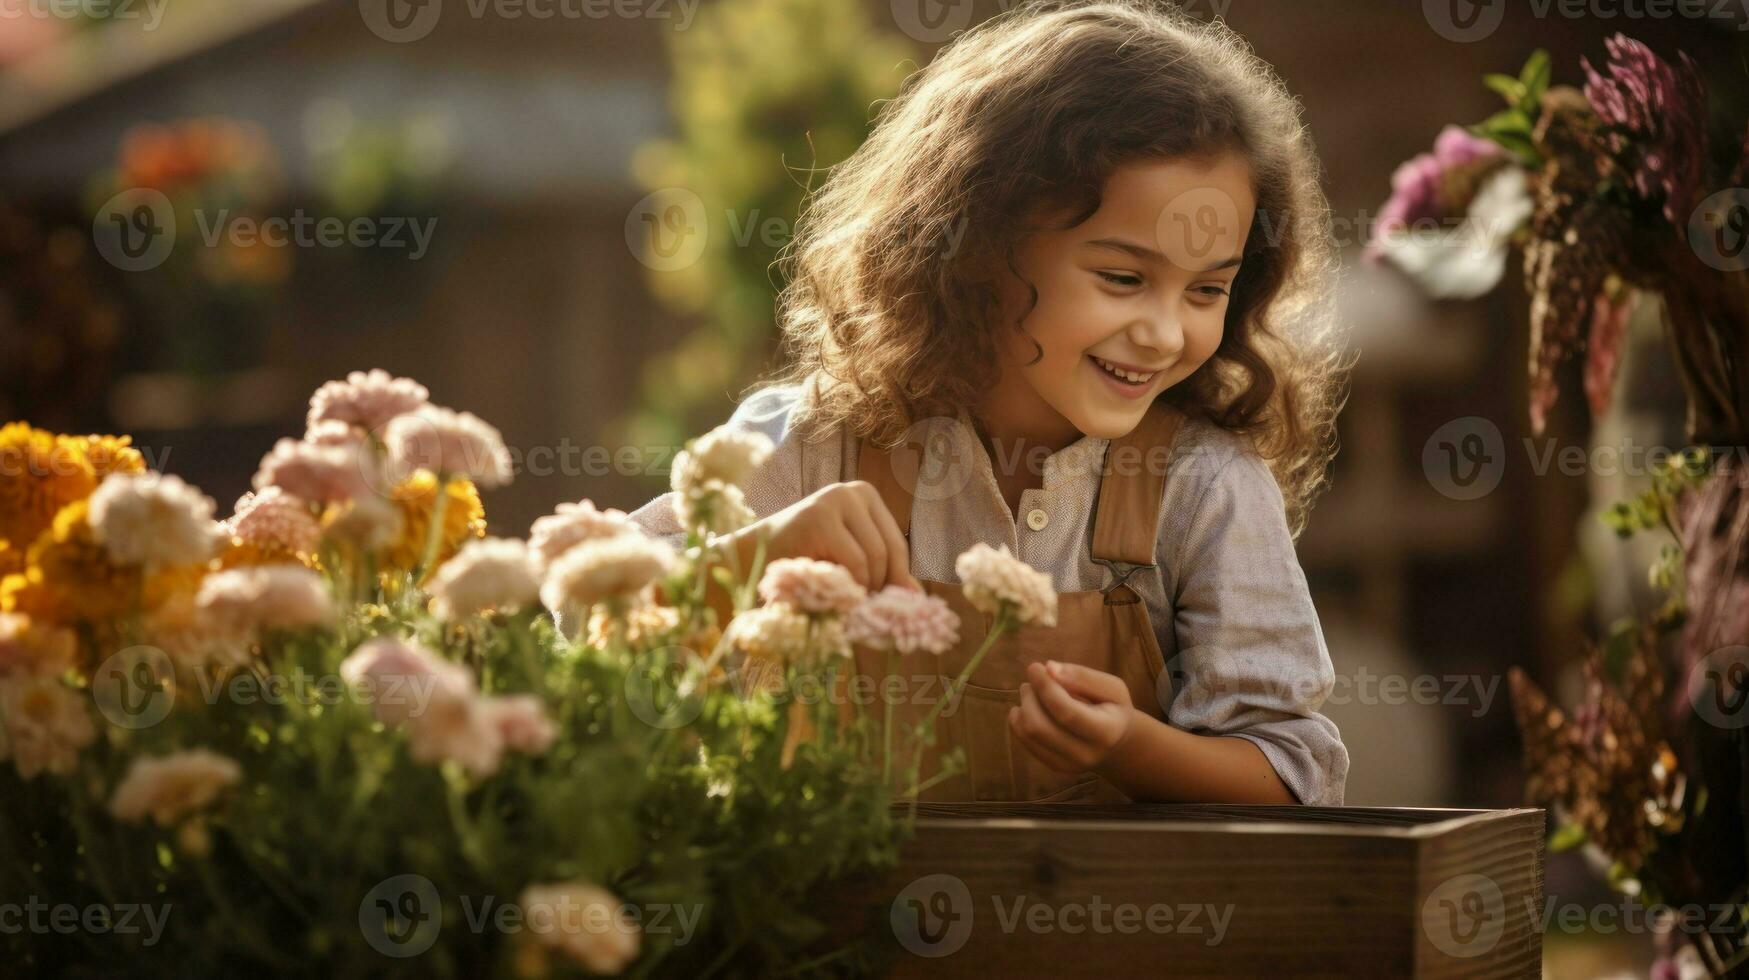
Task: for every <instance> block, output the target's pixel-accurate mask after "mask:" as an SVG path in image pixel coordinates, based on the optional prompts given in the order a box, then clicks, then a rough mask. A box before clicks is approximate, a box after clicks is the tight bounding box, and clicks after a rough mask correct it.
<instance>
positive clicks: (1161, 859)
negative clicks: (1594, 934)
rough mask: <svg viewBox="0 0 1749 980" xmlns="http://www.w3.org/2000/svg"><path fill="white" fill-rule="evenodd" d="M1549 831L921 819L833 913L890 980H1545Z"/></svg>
mask: <svg viewBox="0 0 1749 980" xmlns="http://www.w3.org/2000/svg"><path fill="white" fill-rule="evenodd" d="M1543 830H1544V827H1543V813H1542V811H1540V810H1503V811H1484V810H1423V809H1390V808H1362V807H1354V808H1346V807H1276V806H1177V805H1172V806H1167V805H1125V806H1112V807H1106V806H1056V807H1052V806H1048V805H1047V806H1039V805H1036V804H1002V803H982V804H936V805H921V806H919V807H918V821H917V836H916V838H915V839H914V840H912V841H911V842H909V843H908V844H907V845H906V846H905V847H904V849H903V852H902V857H901V863H900V866H899V867H898V868H897V869H896V870H895V871H894V872H893V873H892V874H890V875H888V876H886V877H885V878H884V879H882V880H880V881H876V882H862V883H860V884H858V885H855V886H851V887H848V888H846V890H845V891H844V892H842V893H840V894H839V895H837V896H834V898H833V900H832V901H831V902H830V903H829V907H831V908H832V912H831V913H830V915H829V918H831V919H832V920H833V921H834V924H835V926H836V927H837V928H838V929H862V930H866V931H867V933H868V934H870V935H878V936H881V937H882V938H883V941H884V942H886V943H887V945H888V946H889V947H890V950H891V953H892V959H891V965H892V975H893V976H906V977H908V976H942V977H958V976H972V975H989V974H996V975H1003V976H1039V975H1050V976H1068V977H1079V976H1086V977H1119V976H1129V975H1133V974H1138V973H1141V972H1143V971H1146V972H1149V973H1159V974H1164V975H1171V976H1247V977H1256V976H1266V975H1269V974H1271V973H1277V974H1283V973H1286V974H1292V975H1295V976H1304V975H1315V976H1393V977H1400V976H1427V977H1444V976H1466V977H1467V976H1536V975H1538V974H1539V973H1540V970H1541V953H1542V945H1541V934H1540V932H1539V931H1538V929H1537V919H1536V917H1535V914H1534V913H1535V912H1537V911H1540V908H1541V903H1542V887H1543V881H1542V859H1543Z"/></svg>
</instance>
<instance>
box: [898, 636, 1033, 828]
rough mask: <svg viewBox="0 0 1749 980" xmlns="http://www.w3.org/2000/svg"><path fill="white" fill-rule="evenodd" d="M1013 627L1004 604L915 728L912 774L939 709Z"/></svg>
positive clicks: (932, 780)
mask: <svg viewBox="0 0 1749 980" xmlns="http://www.w3.org/2000/svg"><path fill="white" fill-rule="evenodd" d="M1013 626H1014V612H1013V609H1012V607H1011V606H1010V604H1009V603H1006V602H1004V603H1003V604H1002V607H1001V609H1000V611H999V612H997V613H996V618H995V619H993V620H991V621H990V631H989V632H988V633H985V634H984V642H983V643H982V644H980V645H979V646H978V650H977V652H976V653H973V654H972V659H970V660H968V661H966V665H965V667H963V668H962V669H961V670H960V672H959V676H957V677H955V678H954V679H953V681H952V682H951V683H949V684H948V686H947V692H946V693H945V694H944V695H943V696H942V698H941V700H940V701H937V702H935V707H933V708H930V709H929V714H928V715H927V716H925V717H924V719H923V721H922V723H921V724H919V725H918V726H917V751H916V753H915V755H914V757H913V761H912V763H911V771H912V772H913V773H915V772H917V771H918V770H919V767H921V766H922V765H923V747H924V745H925V744H926V740H930V739H932V738H933V734H934V727H935V719H937V718H939V717H941V709H943V708H945V707H947V705H948V703H949V702H950V701H953V700H954V699H956V698H958V697H959V696H960V692H961V691H962V690H964V689H965V686H966V680H967V678H969V677H971V676H972V671H974V670H977V669H978V664H980V663H982V662H983V660H984V654H986V653H989V652H990V648H991V647H993V646H995V645H996V640H997V638H998V637H1000V636H1001V635H1002V634H1004V633H1006V632H1008V631H1009V629H1011V628H1012V627H1013ZM938 781H939V779H931V780H930V781H929V782H927V783H924V784H923V785H921V786H918V787H916V790H915V791H916V792H919V793H920V792H922V791H923V790H924V789H926V788H928V787H929V786H932V785H934V784H935V783H936V782H938Z"/></svg>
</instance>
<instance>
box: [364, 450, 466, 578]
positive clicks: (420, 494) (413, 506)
mask: <svg viewBox="0 0 1749 980" xmlns="http://www.w3.org/2000/svg"><path fill="white" fill-rule="evenodd" d="M446 492H447V494H448V496H449V503H448V504H446V505H445V506H444V508H443V534H442V539H441V540H440V541H439V542H438V546H437V560H436V561H434V562H432V563H431V568H428V569H426V574H427V575H430V574H431V573H432V572H434V571H436V570H437V566H439V565H442V564H443V563H444V562H446V561H448V560H449V559H450V558H451V557H452V556H453V555H454V554H455V553H456V551H457V550H458V549H459V548H461V546H462V543H463V542H465V541H467V540H468V539H469V538H483V537H485V536H486V508H485V505H483V504H481V503H480V491H479V490H478V489H477V488H475V486H474V483H473V481H472V480H469V479H467V478H466V477H452V478H451V479H450V481H449V487H448V489H447V491H446ZM390 499H391V500H392V501H393V502H394V504H395V506H396V507H398V508H399V509H400V511H401V536H400V538H399V539H397V540H396V541H395V543H394V544H392V545H390V546H389V550H388V554H387V558H388V561H389V564H390V565H392V566H393V567H395V568H399V569H404V570H406V571H411V570H412V569H413V568H414V567H415V566H417V565H418V564H419V559H421V558H423V557H425V535H426V534H427V532H428V531H429V529H430V527H431V511H432V508H433V507H435V506H436V503H437V477H435V476H433V475H432V474H431V472H430V471H429V470H419V471H418V472H416V473H414V474H413V475H412V476H410V477H408V478H407V479H406V480H404V481H402V482H401V484H400V485H399V486H397V487H395V489H394V492H393V493H392V494H391V496H390Z"/></svg>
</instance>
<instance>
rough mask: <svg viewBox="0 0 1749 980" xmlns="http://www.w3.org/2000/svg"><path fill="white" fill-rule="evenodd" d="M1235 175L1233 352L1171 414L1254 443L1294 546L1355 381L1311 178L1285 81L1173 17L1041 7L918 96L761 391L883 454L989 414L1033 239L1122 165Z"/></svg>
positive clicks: (807, 275)
mask: <svg viewBox="0 0 1749 980" xmlns="http://www.w3.org/2000/svg"><path fill="white" fill-rule="evenodd" d="M1221 152H1237V153H1239V154H1240V155H1242V156H1243V157H1244V158H1245V159H1246V160H1248V161H1249V163H1250V166H1251V172H1252V174H1253V175H1254V177H1253V179H1254V181H1255V184H1256V188H1255V190H1256V198H1257V216H1256V218H1255V219H1254V222H1253V225H1252V229H1251V233H1250V237H1249V238H1248V239H1247V242H1246V246H1245V261H1244V264H1243V266H1242V267H1241V269H1240V272H1239V275H1238V277H1237V279H1236V280H1235V281H1234V283H1233V288H1232V299H1231V300H1230V302H1229V305H1228V309H1227V314H1226V323H1225V332H1224V335H1223V337H1222V339H1221V342H1220V345H1219V347H1218V348H1217V350H1216V351H1215V353H1214V355H1213V356H1212V357H1210V359H1209V360H1208V361H1207V362H1206V363H1205V364H1203V365H1202V367H1201V368H1199V369H1198V370H1197V371H1196V372H1195V373H1193V374H1192V375H1191V376H1190V377H1188V378H1186V379H1185V380H1184V381H1182V382H1180V383H1179V384H1177V385H1175V386H1173V387H1172V388H1170V389H1168V390H1167V391H1165V392H1164V393H1162V394H1161V395H1160V396H1159V397H1160V398H1163V399H1167V400H1169V401H1170V403H1171V404H1173V405H1175V406H1176V407H1178V408H1180V409H1181V410H1183V411H1185V412H1186V413H1187V414H1189V415H1191V416H1192V417H1201V418H1206V419H1208V420H1209V421H1211V422H1213V423H1214V424H1216V425H1218V426H1220V427H1222V428H1225V429H1228V430H1230V431H1234V432H1240V433H1244V434H1246V435H1247V436H1248V437H1249V438H1250V440H1251V445H1252V446H1253V447H1254V448H1255V449H1256V451H1257V452H1258V454H1259V455H1260V456H1262V457H1263V458H1264V459H1265V460H1267V461H1268V462H1269V465H1270V468H1271V471H1272V472H1273V473H1274V474H1275V477H1276V481H1277V483H1278V484H1279V486H1280V488H1281V490H1282V496H1283V499H1284V502H1285V504H1286V510H1287V518H1288V525H1289V528H1290V529H1291V531H1292V533H1293V534H1294V535H1295V536H1298V534H1299V533H1300V531H1301V530H1302V529H1303V528H1304V526H1305V518H1306V514H1307V512H1308V511H1309V510H1310V508H1311V505H1312V502H1313V500H1314V499H1315V497H1316V496H1317V494H1318V492H1319V491H1320V490H1321V489H1322V488H1323V486H1324V484H1325V482H1326V469H1327V467H1328V464H1329V462H1330V460H1331V458H1332V457H1333V456H1334V455H1335V452H1336V415H1337V413H1338V412H1339V411H1340V410H1341V407H1342V402H1343V401H1344V399H1345V397H1346V396H1345V394H1344V393H1345V391H1346V379H1347V374H1348V369H1349V367H1350V366H1351V362H1350V361H1349V360H1348V359H1347V358H1348V354H1347V351H1346V343H1345V339H1344V338H1343V337H1342V336H1340V335H1339V327H1338V323H1337V320H1336V317H1335V314H1334V307H1333V302H1332V300H1333V287H1334V283H1335V276H1336V271H1337V268H1338V260H1337V256H1336V247H1335V239H1334V235H1333V233H1332V230H1331V227H1330V220H1329V207H1328V203H1327V202H1326V200H1325V197H1324V194H1323V190H1322V189H1321V187H1320V185H1319V177H1320V173H1319V163H1318V158H1317V155H1316V153H1315V152H1314V150H1313V147H1312V142H1311V139H1310V137H1309V136H1308V134H1307V132H1306V130H1305V127H1304V126H1303V125H1302V124H1301V121H1300V112H1299V104H1298V103H1297V102H1296V101H1295V99H1294V98H1293V97H1292V96H1291V95H1290V94H1289V93H1288V91H1287V88H1286V86H1285V85H1283V83H1282V82H1281V80H1280V78H1279V77H1278V76H1277V75H1276V74H1275V72H1274V70H1273V69H1272V68H1270V66H1269V65H1268V64H1267V63H1265V62H1264V61H1262V60H1261V59H1259V58H1258V57H1257V56H1256V55H1255V54H1254V53H1253V52H1252V51H1251V48H1250V46H1249V45H1248V44H1247V43H1246V42H1245V41H1244V40H1243V39H1242V38H1240V37H1239V35H1237V34H1235V33H1234V32H1233V31H1232V30H1231V29H1230V28H1228V27H1226V26H1225V25H1224V24H1220V23H1204V22H1202V21H1198V20H1196V19H1195V18H1193V17H1191V16H1190V15H1188V14H1186V13H1185V12H1183V11H1182V10H1180V9H1179V8H1178V7H1176V6H1173V5H1169V4H1164V3H1159V2H1150V0H1098V2H1080V0H1069V2H1063V0H1033V2H1028V3H1025V4H1022V5H1020V6H1018V7H1015V8H1013V9H1011V10H1008V11H1006V12H1004V13H1001V14H999V15H997V16H996V17H994V18H992V19H990V20H988V21H985V22H983V23H982V24H979V25H977V26H975V27H973V28H971V29H969V30H967V31H966V32H965V33H963V34H962V35H960V36H959V37H958V38H956V39H955V40H954V41H953V42H952V43H951V44H949V45H948V46H946V47H945V48H943V49H942V50H941V52H940V53H939V54H938V55H937V56H936V57H935V59H934V60H933V61H931V62H930V64H929V66H928V67H927V68H924V69H922V70H921V71H918V72H916V73H915V74H913V75H912V76H911V77H910V78H908V79H907V80H906V82H905V84H904V86H903V87H902V90H901V92H900V94H899V95H898V96H897V97H895V98H894V99H892V100H891V101H890V102H888V103H886V104H885V105H884V107H883V108H882V110H881V112H880V113H879V117H878V120H877V122H876V124H875V126H874V129H873V132H872V133H871V134H870V136H869V138H868V140H867V141H866V142H865V143H863V145H862V146H861V147H860V148H859V149H858V150H857V151H856V152H855V153H854V154H852V155H851V157H850V158H849V159H847V160H845V161H844V162H843V163H841V164H839V165H838V166H836V167H834V168H831V170H830V171H829V172H828V174H827V177H826V179H825V180H824V181H823V182H822V184H821V186H820V187H819V188H818V189H817V190H815V191H814V192H813V193H812V194H811V195H810V196H809V197H808V199H807V201H806V202H805V203H804V206H803V208H802V214H801V219H800V221H799V222H798V225H797V230H796V236H795V238H794V240H793V241H791V243H790V244H789V246H788V247H786V248H785V250H784V252H783V254H782V255H781V256H780V257H779V265H780V268H781V270H782V271H783V273H784V276H785V278H786V280H787V285H786V286H785V287H784V289H783V292H782V294H781V295H780V296H779V298H778V320H779V324H780V326H781V328H782V331H783V349H782V355H783V358H784V361H785V363H786V364H787V367H785V368H784V369H783V370H781V371H780V372H778V375H777V376H776V377H775V378H774V379H770V380H775V381H777V382H779V383H801V384H803V385H804V397H802V398H801V400H800V404H799V405H798V406H797V409H796V414H795V415H794V417H793V418H792V422H793V423H794V424H796V425H797V426H800V427H802V428H801V429H800V431H806V432H812V433H815V434H818V433H821V432H825V431H829V430H830V431H835V430H836V429H837V427H839V426H844V427H847V428H848V429H849V431H850V432H851V433H852V434H853V435H855V436H858V437H867V438H871V439H874V440H875V441H876V442H878V443H880V444H882V445H892V444H894V443H896V442H897V441H898V440H899V438H900V437H901V435H902V433H903V432H904V430H905V429H906V428H907V427H908V426H909V425H911V424H912V423H913V422H915V421H916V420H919V419H922V418H927V417H930V416H935V415H953V414H955V413H956V412H957V411H958V409H959V408H960V407H971V406H975V405H976V404H977V403H978V399H979V396H980V394H981V393H983V392H985V391H987V390H988V389H989V388H990V386H991V384H992V383H993V381H994V379H995V377H996V372H997V371H998V370H999V367H998V360H997V350H998V346H997V344H998V340H999V337H998V334H997V333H996V331H997V330H999V329H1018V321H1014V322H1010V323H1006V324H1004V323H1002V322H1000V321H1001V319H1002V318H1001V315H1000V310H1001V291H1000V287H1001V282H1002V279H1001V275H1002V273H1003V270H1008V271H1009V272H1013V271H1014V269H1015V267H1014V253H1015V247H1016V244H1017V243H1018V242H1019V241H1020V240H1021V238H1022V237H1023V236H1024V235H1026V234H1028V233H1029V232H1031V231H1033V230H1036V229H1035V227H1033V226H1030V225H1029V222H1031V221H1032V220H1033V216H1035V215H1037V214H1039V213H1041V212H1043V213H1064V212H1066V213H1069V214H1071V215H1074V216H1075V217H1073V218H1072V219H1071V221H1070V223H1069V224H1068V225H1066V226H1064V227H1073V226H1074V225H1076V224H1079V223H1080V222H1081V221H1084V220H1086V218H1088V217H1089V216H1091V215H1092V214H1093V213H1094V212H1095V211H1097V210H1098V208H1099V203H1100V196H1101V192H1102V189H1103V188H1104V186H1105V183H1106V180H1107V178H1108V177H1109V176H1110V175H1111V173H1112V171H1113V170H1114V169H1115V168H1117V167H1118V166H1120V165H1123V164H1125V163H1128V162H1132V161H1136V160H1147V159H1170V158H1177V157H1186V156H1207V155H1209V154H1212V153H1221ZM956 233H957V234H958V236H959V238H958V241H957V242H956V241H955V235H956ZM944 243H954V247H951V248H944V247H943V245H944ZM1033 297H1034V301H1035V302H1036V297H1037V294H1036V290H1035V291H1034V293H1033Z"/></svg>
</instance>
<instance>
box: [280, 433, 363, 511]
mask: <svg viewBox="0 0 1749 980" xmlns="http://www.w3.org/2000/svg"><path fill="white" fill-rule="evenodd" d="M374 475H375V460H374V459H372V458H371V456H370V455H369V451H368V450H367V449H366V448H365V447H364V446H362V445H360V444H359V443H356V442H346V443H339V444H333V445H316V444H314V443H308V442H302V441H300V440H297V439H281V440H279V441H278V442H277V443H274V446H273V449H272V450H270V451H269V452H268V454H267V455H266V456H263V457H262V458H261V468H260V469H258V470H256V471H255V480H254V484H253V485H254V487H255V489H257V490H265V489H267V488H268V487H279V488H280V489H281V490H284V491H285V492H286V493H289V494H291V495H292V496H294V497H302V498H304V499H305V500H314V501H317V502H319V503H337V502H344V501H348V500H352V499H354V498H356V497H362V496H364V495H366V494H367V493H370V492H371V484H372V480H373V476H374Z"/></svg>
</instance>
